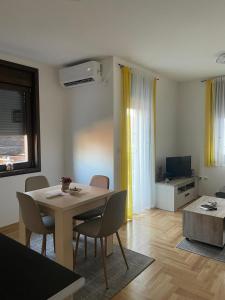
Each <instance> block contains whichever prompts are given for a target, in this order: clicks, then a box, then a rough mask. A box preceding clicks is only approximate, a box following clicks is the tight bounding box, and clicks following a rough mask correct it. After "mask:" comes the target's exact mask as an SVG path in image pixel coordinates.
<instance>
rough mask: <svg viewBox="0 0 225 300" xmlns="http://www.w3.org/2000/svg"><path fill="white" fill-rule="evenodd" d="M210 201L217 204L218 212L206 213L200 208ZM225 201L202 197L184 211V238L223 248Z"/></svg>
mask: <svg viewBox="0 0 225 300" xmlns="http://www.w3.org/2000/svg"><path fill="white" fill-rule="evenodd" d="M208 201H216V202H217V210H214V211H206V210H203V209H201V208H200V205H201V204H206V203H207V202H208ZM224 218H225V199H222V198H215V197H209V196H202V197H201V198H199V199H198V200H196V201H194V202H192V203H191V204H190V205H188V206H187V207H185V208H184V210H183V235H184V237H186V238H188V239H192V240H196V241H200V242H203V243H207V244H210V245H214V246H218V247H223V246H224V244H225V229H224Z"/></svg>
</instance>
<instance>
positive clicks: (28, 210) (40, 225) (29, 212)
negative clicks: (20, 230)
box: [16, 192, 55, 256]
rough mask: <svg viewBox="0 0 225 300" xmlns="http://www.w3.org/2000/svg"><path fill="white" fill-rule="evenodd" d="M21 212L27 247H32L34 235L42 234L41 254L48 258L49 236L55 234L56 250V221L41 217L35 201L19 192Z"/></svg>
mask: <svg viewBox="0 0 225 300" xmlns="http://www.w3.org/2000/svg"><path fill="white" fill-rule="evenodd" d="M16 195H17V199H18V201H19V206H20V211H21V215H22V219H23V222H24V225H25V227H26V230H27V233H28V237H27V241H26V246H27V247H30V237H31V234H32V233H37V234H42V235H43V239H42V250H41V254H43V255H45V256H46V241H47V240H46V239H47V235H48V234H53V243H54V250H55V221H54V218H53V217H51V216H44V217H42V216H41V213H40V210H39V207H38V205H37V204H36V202H35V201H34V199H33V198H32V197H31V196H29V195H26V194H24V193H20V192H17V193H16Z"/></svg>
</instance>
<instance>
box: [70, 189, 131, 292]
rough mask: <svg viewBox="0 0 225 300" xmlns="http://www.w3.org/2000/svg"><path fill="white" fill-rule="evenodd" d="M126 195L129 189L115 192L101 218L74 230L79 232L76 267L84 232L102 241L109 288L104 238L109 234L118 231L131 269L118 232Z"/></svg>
mask: <svg viewBox="0 0 225 300" xmlns="http://www.w3.org/2000/svg"><path fill="white" fill-rule="evenodd" d="M126 196H127V191H120V192H117V193H114V194H113V195H112V196H110V197H109V199H108V200H107V202H106V205H105V208H104V211H103V214H102V216H101V217H100V218H96V219H92V220H89V221H87V222H84V223H82V224H80V225H77V226H75V228H74V230H75V231H76V232H77V233H78V236H77V240H76V246H75V250H74V268H75V266H76V257H77V252H78V246H79V239H80V235H81V234H83V235H85V236H88V237H91V238H96V239H97V238H99V239H100V243H101V254H102V260H103V268H104V275H105V284H106V288H107V289H108V288H109V285H108V278H107V271H106V258H105V249H104V242H103V238H107V237H108V236H110V235H112V234H114V233H116V237H117V239H118V243H119V246H120V249H121V252H122V255H123V258H124V261H125V264H126V267H127V269H129V266H128V263H127V260H126V256H125V253H124V250H123V247H122V243H121V240H120V236H119V233H118V230H119V228H120V227H121V226H122V225H123V223H124V220H125V210H126Z"/></svg>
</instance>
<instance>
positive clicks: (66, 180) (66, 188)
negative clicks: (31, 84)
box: [61, 177, 72, 192]
mask: <svg viewBox="0 0 225 300" xmlns="http://www.w3.org/2000/svg"><path fill="white" fill-rule="evenodd" d="M71 182H72V179H71V178H70V177H62V178H61V183H62V188H61V190H62V192H68V191H69V188H70V184H71Z"/></svg>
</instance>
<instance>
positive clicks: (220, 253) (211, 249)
mask: <svg viewBox="0 0 225 300" xmlns="http://www.w3.org/2000/svg"><path fill="white" fill-rule="evenodd" d="M176 247H177V248H178V249H182V250H186V251H189V252H192V253H195V254H198V255H201V256H205V257H208V258H211V259H215V260H219V261H222V262H225V248H219V247H215V246H210V245H208V244H204V243H201V242H197V241H190V240H187V239H183V240H182V241H181V242H180V243H179V244H177V246H176Z"/></svg>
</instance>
